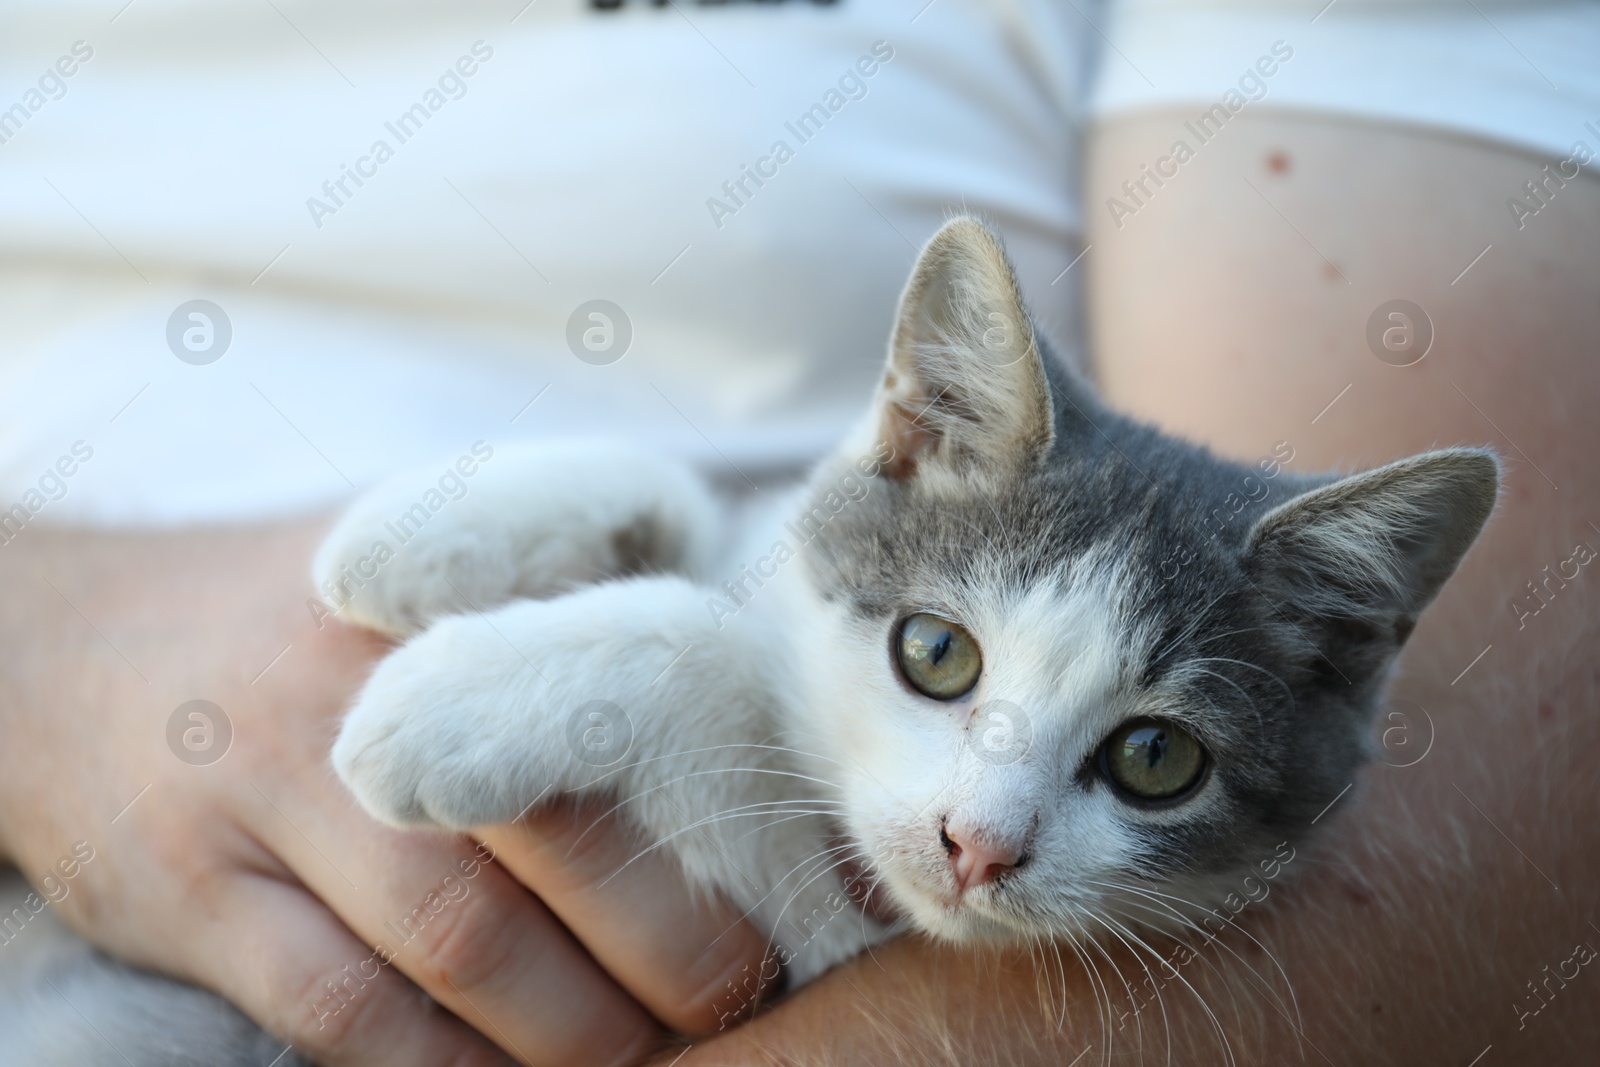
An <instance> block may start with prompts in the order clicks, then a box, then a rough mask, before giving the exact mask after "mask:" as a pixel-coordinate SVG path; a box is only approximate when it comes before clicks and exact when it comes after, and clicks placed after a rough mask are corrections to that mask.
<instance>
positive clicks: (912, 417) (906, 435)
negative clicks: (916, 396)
mask: <svg viewBox="0 0 1600 1067" xmlns="http://www.w3.org/2000/svg"><path fill="white" fill-rule="evenodd" d="M879 433H880V434H881V435H882V437H883V440H884V441H885V442H886V443H887V444H888V445H889V448H890V449H891V458H890V459H889V460H888V461H886V462H885V463H884V465H883V474H884V475H886V476H887V477H890V478H894V479H895V480H897V481H904V480H905V479H907V478H909V477H911V476H912V475H913V474H915V473H916V470H917V459H918V457H920V456H921V455H922V454H923V453H924V452H926V451H928V450H929V449H931V448H933V446H934V445H935V444H937V443H938V440H939V435H938V434H937V433H935V432H934V430H933V429H932V427H930V426H929V425H928V424H927V422H926V420H925V419H924V418H923V417H920V416H919V414H918V411H917V409H915V408H912V407H911V406H909V404H908V403H907V402H906V401H904V400H890V401H889V402H888V403H887V404H885V405H884V411H883V424H882V425H881V426H880V427H879Z"/></svg>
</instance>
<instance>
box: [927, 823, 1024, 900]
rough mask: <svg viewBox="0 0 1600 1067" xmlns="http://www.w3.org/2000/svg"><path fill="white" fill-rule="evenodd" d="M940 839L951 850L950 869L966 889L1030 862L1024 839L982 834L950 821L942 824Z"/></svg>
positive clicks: (960, 886) (958, 882) (959, 883)
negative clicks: (1005, 838)
mask: <svg viewBox="0 0 1600 1067" xmlns="http://www.w3.org/2000/svg"><path fill="white" fill-rule="evenodd" d="M939 840H940V842H941V843H943V845H944V848H945V852H947V853H949V856H950V869H951V871H952V872H953V873H954V874H955V876H956V886H957V888H959V889H960V890H961V891H962V892H963V893H964V892H966V891H967V890H969V889H972V888H973V887H975V886H980V885H984V884H985V883H988V882H992V881H994V880H995V879H996V878H998V877H1000V876H1001V875H1002V874H1005V873H1006V872H1007V871H1011V870H1015V869H1016V868H1018V867H1020V866H1022V865H1023V864H1024V863H1026V862H1028V852H1027V847H1026V845H1025V844H1024V843H1023V842H1022V841H1020V840H1018V841H1015V842H1012V841H1007V840H1004V839H1003V838H992V837H989V836H987V835H984V836H982V837H980V836H979V835H978V834H976V833H974V832H973V831H971V830H970V829H967V828H965V827H961V826H958V825H952V824H949V823H946V824H945V825H944V826H941V827H940V828H939Z"/></svg>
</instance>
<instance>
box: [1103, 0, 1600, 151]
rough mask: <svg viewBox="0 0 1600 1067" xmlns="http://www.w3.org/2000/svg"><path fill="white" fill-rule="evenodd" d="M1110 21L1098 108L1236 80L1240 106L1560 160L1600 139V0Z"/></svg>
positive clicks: (1237, 1)
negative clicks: (1414, 130) (1435, 133)
mask: <svg viewBox="0 0 1600 1067" xmlns="http://www.w3.org/2000/svg"><path fill="white" fill-rule="evenodd" d="M1105 30H1106V35H1107V40H1108V42H1109V44H1110V46H1111V47H1110V48H1109V49H1107V50H1106V52H1105V54H1104V56H1103V59H1102V61H1101V67H1100V73H1099V77H1098V79H1097V84H1096V86H1095V90H1094V103H1093V109H1094V112H1095V114H1096V115H1097V116H1109V115H1115V114H1120V113H1123V112H1127V111H1135V110H1141V109H1149V108H1171V107H1179V106H1182V107H1185V108H1187V107H1192V106H1193V105H1197V104H1198V105H1202V107H1200V108H1195V109H1194V110H1193V111H1192V112H1191V114H1194V115H1197V114H1199V113H1200V111H1201V110H1203V108H1204V107H1205V106H1210V105H1212V104H1215V103H1218V102H1221V101H1222V100H1223V99H1224V97H1225V96H1227V94H1229V93H1230V92H1231V93H1233V94H1234V95H1233V97H1232V98H1231V101H1234V102H1238V101H1242V102H1243V105H1242V107H1241V108H1239V109H1240V110H1243V109H1245V108H1248V109H1258V108H1259V109H1263V110H1265V109H1278V108H1293V109H1302V110H1310V111H1320V112H1324V113H1334V114H1339V115H1344V116H1347V117H1352V118H1358V119H1370V120H1376V121H1380V122H1392V123H1408V124H1413V125H1417V126H1425V127H1429V128H1432V129H1438V130H1445V131H1448V132H1451V133H1456V134H1461V135H1464V136H1468V137H1476V138H1481V139H1485V140H1491V141H1496V142H1500V143H1504V144H1509V145H1514V146H1517V147H1519V148H1523V149H1527V150H1529V151H1531V152H1534V153H1536V154H1538V155H1539V156H1542V157H1544V158H1545V159H1547V160H1551V161H1557V162H1558V161H1561V160H1565V159H1567V158H1568V157H1569V155H1570V154H1571V152H1572V148H1573V144H1574V142H1576V141H1586V142H1587V145H1588V149H1589V151H1592V152H1600V3H1597V2H1596V0H1470V2H1469V0H1117V2H1115V3H1114V4H1113V5H1112V7H1111V10H1110V17H1109V19H1108V20H1107V23H1106V26H1105ZM1274 44H1277V45H1278V46H1279V47H1278V49H1277V52H1276V53H1274V51H1273V45H1274ZM1284 53H1288V54H1289V56H1290V58H1289V59H1288V60H1287V61H1280V57H1281V56H1282V55H1283V54H1284ZM1263 56H1265V57H1267V60H1268V61H1267V62H1266V63H1264V64H1262V67H1261V68H1260V69H1256V64H1257V62H1258V61H1260V60H1261V58H1262V57H1263ZM1269 67H1270V68H1272V69H1273V73H1272V74H1270V75H1263V74H1262V73H1261V70H1265V69H1267V68H1269ZM1230 106H1231V105H1230Z"/></svg>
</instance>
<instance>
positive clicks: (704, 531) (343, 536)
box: [312, 441, 719, 635]
mask: <svg viewBox="0 0 1600 1067" xmlns="http://www.w3.org/2000/svg"><path fill="white" fill-rule="evenodd" d="M469 472H470V473H469ZM718 525H719V524H718V522H717V519H716V506H715V504H714V503H713V501H712V500H711V498H710V496H709V494H708V493H707V492H706V490H705V488H704V487H703V486H702V485H701V484H700V483H699V481H698V480H697V479H696V478H695V477H694V476H693V475H692V474H691V473H690V472H689V471H688V470H686V469H685V468H684V467H683V466H682V465H680V464H677V463H674V462H672V461H670V460H668V459H665V458H663V457H661V456H659V455H656V454H652V453H649V452H645V451H643V450H642V449H639V448H637V447H634V446H630V445H626V444H618V443H612V442H597V441H556V442H541V443H538V444H524V445H516V446H507V447H504V448H500V449H495V448H492V447H490V446H488V445H485V444H484V443H483V442H479V443H478V444H477V445H474V446H473V450H472V454H470V455H466V454H464V455H462V456H461V457H459V458H458V459H457V460H456V461H455V462H454V463H453V464H452V463H449V462H441V463H438V464H436V465H434V466H432V467H424V468H420V469H418V470H415V471H409V472H407V473H405V474H401V475H398V476H396V477H394V478H392V479H390V480H389V481H387V482H385V483H383V484H382V485H380V486H377V487H376V488H374V489H372V490H370V491H368V492H366V493H364V494H362V496H360V497H359V498H357V500H356V501H355V502H354V503H353V504H351V505H350V508H349V509H348V510H347V511H346V512H345V514H344V516H343V517H342V518H340V520H339V522H338V524H337V525H336V526H335V527H334V528H333V530H332V531H331V532H329V534H328V536H327V539H326V540H325V541H324V542H323V544H322V547H321V548H320V549H319V550H318V551H317V557H316V561H315V563H314V565H313V568H312V580H313V581H314V582H315V583H317V587H318V589H319V590H320V591H321V597H322V600H323V601H324V603H325V606H326V610H327V612H328V613H329V614H332V615H336V616H338V617H340V618H342V619H345V620H346V621H349V622H354V623H356V624H358V625H362V626H368V627H371V628H373V629H376V630H381V631H383V632H385V633H391V634H399V635H404V634H409V633H414V632H416V631H417V630H419V629H421V628H422V627H424V626H426V625H427V624H428V623H429V622H430V621H432V620H433V619H436V618H439V617H440V616H443V615H447V614H454V613H460V612H466V611H487V610H489V609H491V608H494V607H497V606H499V605H501V604H504V603H506V602H507V601H509V600H512V599H516V598H519V597H533V598H540V597H548V596H552V595H554V594H556V593H559V592H562V591H565V590H567V589H571V588H573V587H574V586H577V585H581V584H585V583H589V582H595V581H599V580H601V579H604V578H606V577H609V576H615V575H619V574H628V573H634V572H640V571H651V572H653V571H667V572H673V573H680V574H696V573H699V572H700V571H703V570H704V569H705V567H706V565H707V560H708V558H709V554H710V553H711V552H712V551H713V550H714V547H715V546H714V544H713V541H714V540H715V534H716V530H717V529H718ZM319 618H320V616H319Z"/></svg>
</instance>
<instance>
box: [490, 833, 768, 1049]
mask: <svg viewBox="0 0 1600 1067" xmlns="http://www.w3.org/2000/svg"><path fill="white" fill-rule="evenodd" d="M609 807H610V806H609V805H596V804H589V805H587V806H575V805H558V806H555V807H551V808H543V809H540V810H539V811H538V812H531V813H529V814H527V815H525V816H524V817H523V818H522V819H520V820H518V821H517V822H515V823H512V824H510V825H509V826H500V827H492V828H489V829H486V830H484V831H483V832H482V833H481V834H480V836H481V837H482V838H483V840H484V841H485V842H486V843H487V844H489V845H491V846H492V847H493V848H494V849H495V851H496V856H497V859H498V860H499V862H500V863H501V864H503V865H504V866H505V868H506V869H507V870H509V871H510V872H511V873H512V874H513V875H515V876H516V878H517V879H518V880H519V881H521V882H522V883H523V884H524V885H526V886H528V887H529V888H530V889H532V890H533V891H534V892H535V893H536V894H538V896H539V898H540V899H541V900H543V901H544V902H545V904H546V905H547V906H548V907H549V908H550V910H551V911H553V912H554V913H555V914H556V916H557V917H559V918H560V920H561V921H562V923H564V924H565V925H566V927H567V928H568V929H569V930H571V931H572V932H573V934H574V935H576V937H577V938H578V939H579V940H580V941H582V942H583V945H584V947H585V948H587V949H588V950H589V952H590V954H591V955H593V956H594V958H595V959H596V960H597V961H599V963H600V964H601V966H603V967H604V968H605V969H606V971H607V972H608V973H610V975H611V976H612V977H613V978H614V979H616V980H617V981H618V982H619V983H620V984H621V985H622V987H623V988H625V989H626V990H628V992H630V993H632V994H633V995H634V996H635V997H637V998H638V1000H639V1002H640V1003H642V1004H643V1005H644V1006H645V1007H646V1008H648V1009H650V1012H651V1013H652V1014H653V1015H654V1016H655V1017H656V1018H658V1019H660V1020H661V1021H662V1022H663V1023H665V1024H667V1026H669V1027H671V1028H672V1029H673V1030H676V1031H678V1032H680V1033H685V1034H704V1033H712V1032H714V1031H717V1030H720V1029H725V1028H726V1027H727V1026H728V1025H729V1024H730V1023H731V1022H733V1021H734V1020H736V1019H738V1018H740V1017H742V1016H743V1015H745V1014H747V1013H748V1011H749V1010H750V1009H751V1008H752V1007H753V1005H754V1003H755V1002H756V1001H757V1000H758V999H761V998H766V999H770V998H771V997H772V996H773V995H775V994H776V992H777V989H776V980H777V979H778V978H779V973H778V969H777V966H776V964H775V962H772V961H771V960H770V959H769V960H768V963H767V967H766V970H765V971H763V955H764V953H765V952H766V951H767V948H768V944H767V939H766V938H765V937H763V936H762V935H761V934H760V933H759V932H758V931H757V930H756V929H755V927H754V926H752V925H751V924H750V923H749V922H747V921H745V920H744V919H743V918H742V917H741V915H740V913H739V911H738V910H737V909H735V908H732V907H730V906H729V905H727V904H726V903H723V902H721V901H718V900H712V899H707V898H706V897H705V896H704V894H691V893H690V891H689V887H688V885H687V883H686V882H685V880H684V877H683V872H682V871H681V870H680V869H679V868H678V866H677V864H676V863H675V862H674V861H673V860H672V858H671V857H670V856H668V855H667V854H666V853H665V852H664V851H662V850H660V849H655V850H648V851H647V849H648V844H647V843H646V842H644V841H643V840H642V839H641V835H639V834H638V833H637V832H636V831H634V830H633V829H632V828H631V827H629V826H628V825H627V824H625V823H623V822H622V821H621V820H620V819H619V818H618V817H617V815H616V814H615V813H609V814H608V809H609ZM630 860H631V861H632V862H630Z"/></svg>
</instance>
